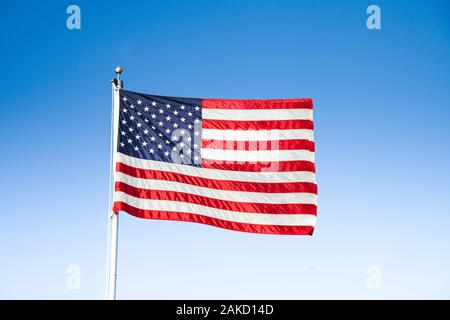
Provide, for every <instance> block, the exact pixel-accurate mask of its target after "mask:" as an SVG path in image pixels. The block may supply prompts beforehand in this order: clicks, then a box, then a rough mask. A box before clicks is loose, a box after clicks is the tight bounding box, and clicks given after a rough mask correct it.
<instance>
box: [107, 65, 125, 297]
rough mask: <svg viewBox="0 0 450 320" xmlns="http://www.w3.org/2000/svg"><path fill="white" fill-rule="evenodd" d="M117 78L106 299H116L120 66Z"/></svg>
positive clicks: (114, 99) (113, 123) (113, 122)
mask: <svg viewBox="0 0 450 320" xmlns="http://www.w3.org/2000/svg"><path fill="white" fill-rule="evenodd" d="M115 71H116V75H117V78H116V79H114V80H112V81H111V83H112V92H113V106H112V121H111V145H112V146H111V159H110V161H111V170H110V175H111V176H110V203H109V205H110V208H109V215H108V223H109V232H108V233H109V234H108V258H107V260H108V261H107V265H108V272H107V277H108V278H107V283H106V299H108V300H115V299H116V281H117V247H118V240H119V212H115V211H114V210H113V201H114V200H113V199H114V197H113V196H114V171H115V168H116V150H117V133H118V121H119V105H120V89H122V87H123V81H122V80H120V74H121V73H122V68H121V67H120V66H119V67H117V68H116V70H115Z"/></svg>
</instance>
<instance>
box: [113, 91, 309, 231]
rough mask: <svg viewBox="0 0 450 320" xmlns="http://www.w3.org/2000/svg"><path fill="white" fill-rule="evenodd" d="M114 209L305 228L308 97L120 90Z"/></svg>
mask: <svg viewBox="0 0 450 320" xmlns="http://www.w3.org/2000/svg"><path fill="white" fill-rule="evenodd" d="M118 121H119V122H118V132H117V154H116V172H115V193H114V211H125V212H127V213H129V214H131V215H134V216H137V217H141V218H146V219H159V220H177V221H189V222H197V223H203V224H208V225H212V226H216V227H220V228H225V229H231V230H237V231H244V232H255V233H266V234H297V235H312V233H313V230H314V225H315V222H316V216H317V185H316V180H315V166H314V137H313V117H312V100H311V99H282V100H221V99H193V98H175V97H163V96H155V95H147V94H141V93H135V92H131V91H125V90H121V91H120V111H119V119H118Z"/></svg>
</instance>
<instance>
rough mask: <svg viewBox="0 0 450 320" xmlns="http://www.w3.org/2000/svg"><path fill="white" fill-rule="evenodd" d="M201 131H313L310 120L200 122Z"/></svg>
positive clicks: (208, 120)
mask: <svg viewBox="0 0 450 320" xmlns="http://www.w3.org/2000/svg"><path fill="white" fill-rule="evenodd" d="M202 128H203V129H218V130H290V129H310V130H313V129H314V124H313V122H312V121H311V120H245V121H236V120H212V119H203V120H202Z"/></svg>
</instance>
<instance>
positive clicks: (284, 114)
mask: <svg viewBox="0 0 450 320" xmlns="http://www.w3.org/2000/svg"><path fill="white" fill-rule="evenodd" d="M202 118H203V119H211V120H239V121H245V120H250V121H251V120H311V121H312V119H313V117H312V110H311V109H266V110H265V109H248V110H244V109H206V108H204V109H203V110H202Z"/></svg>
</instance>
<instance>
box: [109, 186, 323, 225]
mask: <svg viewBox="0 0 450 320" xmlns="http://www.w3.org/2000/svg"><path fill="white" fill-rule="evenodd" d="M115 201H122V202H125V203H127V204H128V205H130V206H133V207H136V208H139V209H143V210H161V211H172V212H187V213H192V214H201V215H203V216H207V217H211V218H216V219H222V220H227V221H233V222H240V223H252V224H262V225H280V226H314V225H315V223H316V216H315V215H311V214H258V213H248V212H235V211H228V210H222V209H215V208H210V207H206V206H201V205H198V204H193V203H186V202H178V201H165V200H148V199H140V198H136V197H133V196H131V195H128V194H126V193H124V192H116V194H115Z"/></svg>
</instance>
